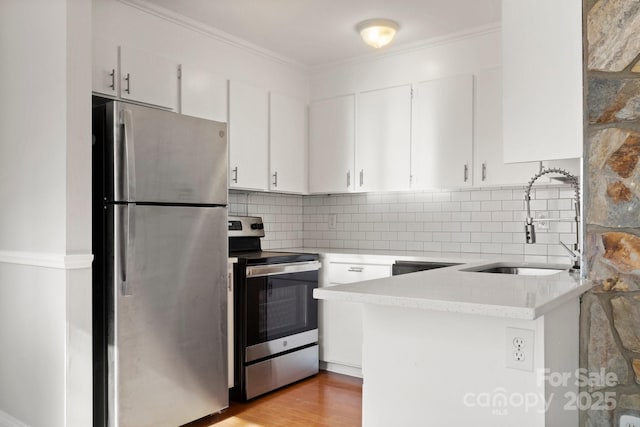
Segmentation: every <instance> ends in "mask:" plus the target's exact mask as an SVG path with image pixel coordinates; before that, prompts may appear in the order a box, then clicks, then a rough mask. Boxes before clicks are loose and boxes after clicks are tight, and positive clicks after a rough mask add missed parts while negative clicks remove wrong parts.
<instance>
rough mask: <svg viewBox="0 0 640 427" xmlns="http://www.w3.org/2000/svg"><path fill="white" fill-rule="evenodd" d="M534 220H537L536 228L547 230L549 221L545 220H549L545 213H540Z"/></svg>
mask: <svg viewBox="0 0 640 427" xmlns="http://www.w3.org/2000/svg"><path fill="white" fill-rule="evenodd" d="M536 218H538V228H540V230H548V229H549V221H545V219H549V217H548V216H547V214H546V213H544V212H541V213H539V214H537V215H536Z"/></svg>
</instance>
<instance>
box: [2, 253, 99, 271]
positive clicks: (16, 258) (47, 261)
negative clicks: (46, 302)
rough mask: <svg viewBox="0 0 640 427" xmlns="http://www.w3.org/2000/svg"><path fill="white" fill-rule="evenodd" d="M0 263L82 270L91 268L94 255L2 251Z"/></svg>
mask: <svg viewBox="0 0 640 427" xmlns="http://www.w3.org/2000/svg"><path fill="white" fill-rule="evenodd" d="M0 263H4V264H19V265H28V266H32V267H45V268H56V269H60V270H80V269H85V268H91V264H92V263H93V255H92V254H74V255H67V254H52V253H40V252H17V251H0Z"/></svg>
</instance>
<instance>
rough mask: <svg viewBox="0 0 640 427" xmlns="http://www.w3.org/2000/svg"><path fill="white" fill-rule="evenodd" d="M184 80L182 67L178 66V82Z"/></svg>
mask: <svg viewBox="0 0 640 427" xmlns="http://www.w3.org/2000/svg"><path fill="white" fill-rule="evenodd" d="M181 78H182V66H181V65H178V80H180V79H181Z"/></svg>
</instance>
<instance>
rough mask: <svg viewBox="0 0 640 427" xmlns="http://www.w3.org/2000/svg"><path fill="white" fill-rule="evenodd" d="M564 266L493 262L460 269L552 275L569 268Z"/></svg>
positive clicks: (495, 272) (523, 274)
mask: <svg viewBox="0 0 640 427" xmlns="http://www.w3.org/2000/svg"><path fill="white" fill-rule="evenodd" d="M568 269H569V268H568V267H563V266H531V265H505V264H492V265H482V266H479V267H472V268H468V269H464V270H460V271H469V272H474V273H494V274H515V275H519V276H550V275H552V274H557V273H561V272H563V271H566V270H568Z"/></svg>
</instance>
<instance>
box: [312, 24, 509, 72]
mask: <svg viewBox="0 0 640 427" xmlns="http://www.w3.org/2000/svg"><path fill="white" fill-rule="evenodd" d="M501 30H502V25H501V24H500V23H494V24H488V25H483V26H479V27H475V28H471V29H467V30H464V31H458V32H455V33H451V34H447V35H444V36H440V37H434V38H431V39H427V40H421V41H418V42H414V43H406V44H402V45H397V46H393V47H391V48H389V49H385V50H384V51H382V52H372V53H367V54H364V55H358V56H355V57H352V58H348V59H343V60H339V61H335V62H328V63H325V64H319V65H315V66H313V67H310V70H309V74H310V76H311V78H312V79H313V77H314V76H315V75H318V74H321V73H324V72H327V71H330V70H331V69H334V68H338V67H344V66H349V65H357V64H362V63H366V62H371V61H377V60H380V59H386V58H390V57H393V56H399V55H407V54H410V53H413V52H417V51H420V50H424V49H432V48H434V47H438V46H442V45H445V44H451V43H456V42H460V41H463V40H468V39H472V38H476V37H481V36H484V35H487V34H492V33H497V32H500V31H501Z"/></svg>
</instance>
